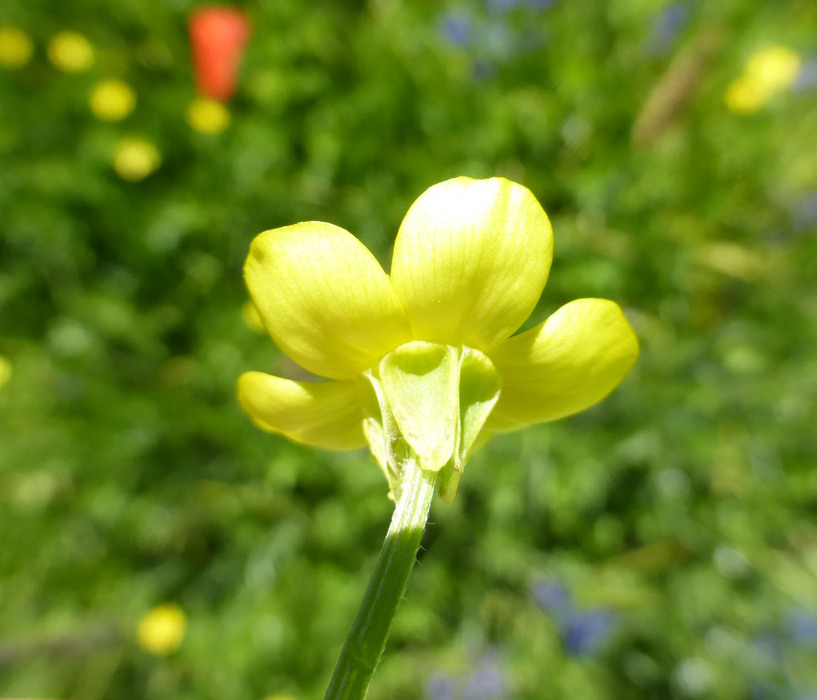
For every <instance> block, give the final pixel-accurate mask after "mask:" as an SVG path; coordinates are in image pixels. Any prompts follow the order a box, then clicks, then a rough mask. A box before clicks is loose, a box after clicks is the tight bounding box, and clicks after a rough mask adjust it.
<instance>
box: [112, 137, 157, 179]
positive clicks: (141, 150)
mask: <svg viewBox="0 0 817 700" xmlns="http://www.w3.org/2000/svg"><path fill="white" fill-rule="evenodd" d="M161 162H162V157H161V155H160V154H159V151H157V150H156V146H154V145H153V144H152V143H150V141H146V140H145V139H143V138H138V137H134V136H129V137H127V138H124V139H122V140H121V141H120V142H119V143H118V144H116V150H115V151H114V156H113V167H114V170H116V172H117V174H118V175H119V177H121V178H122V179H123V180H129V181H131V182H136V181H137V180H143V179H145V178H146V177H147V176H148V175H150V174H151V173H152V172H153V171H154V170H156V168H158V167H159V165H160V164H161Z"/></svg>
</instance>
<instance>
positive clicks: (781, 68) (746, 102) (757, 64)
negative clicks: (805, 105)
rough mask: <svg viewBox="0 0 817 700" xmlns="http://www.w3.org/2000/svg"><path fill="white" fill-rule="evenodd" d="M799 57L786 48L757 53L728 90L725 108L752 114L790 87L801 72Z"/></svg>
mask: <svg viewBox="0 0 817 700" xmlns="http://www.w3.org/2000/svg"><path fill="white" fill-rule="evenodd" d="M801 65H802V61H801V60H800V56H799V55H798V54H797V53H796V52H795V51H793V50H792V49H790V48H788V47H786V46H770V47H767V48H765V49H762V50H760V51H758V52H757V53H755V54H754V55H753V56H752V57H751V58H750V59H749V62H748V63H747V64H746V68H745V70H744V71H743V74H742V75H741V76H740V77H739V78H737V79H736V80H734V81H733V82H732V83H731V84H730V85H729V87H727V89H726V93H725V94H724V99H725V101H726V106H727V107H728V108H729V109H730V110H731V111H732V112H735V113H736V114H751V113H753V112H757V111H758V110H759V109H760V108H761V107H763V106H764V105H766V104H767V103H768V102H769V100H771V99H772V98H773V97H774V96H775V95H776V94H778V93H779V92H781V91H783V90H785V89H787V88H789V87H791V85H792V83H794V81H795V79H796V78H797V74H798V73H799V72H800V67H801Z"/></svg>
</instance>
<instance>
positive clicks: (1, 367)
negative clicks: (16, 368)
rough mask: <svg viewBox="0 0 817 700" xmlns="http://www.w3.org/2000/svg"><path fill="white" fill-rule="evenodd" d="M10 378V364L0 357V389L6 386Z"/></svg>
mask: <svg viewBox="0 0 817 700" xmlns="http://www.w3.org/2000/svg"><path fill="white" fill-rule="evenodd" d="M10 378H11V362H9V361H8V360H7V359H6V358H5V357H3V356H2V355H0V389H2V388H3V387H4V386H6V384H8V381H9V379H10Z"/></svg>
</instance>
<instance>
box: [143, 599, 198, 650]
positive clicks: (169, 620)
mask: <svg viewBox="0 0 817 700" xmlns="http://www.w3.org/2000/svg"><path fill="white" fill-rule="evenodd" d="M186 631H187V618H186V616H185V614H184V611H183V610H182V609H181V608H180V607H179V606H178V605H176V604H174V603H168V604H166V605H157V606H156V607H155V608H152V609H151V610H150V611H149V612H148V613H147V614H146V615H145V616H144V617H143V618H142V620H141V621H140V622H139V627H138V629H137V631H136V638H137V640H138V642H139V646H140V647H142V648H143V649H144V650H145V651H147V652H150V653H151V654H155V655H156V656H168V655H169V654H172V653H173V652H174V651H176V649H178V648H179V645H180V644H181V643H182V640H183V639H184V634H185V632H186Z"/></svg>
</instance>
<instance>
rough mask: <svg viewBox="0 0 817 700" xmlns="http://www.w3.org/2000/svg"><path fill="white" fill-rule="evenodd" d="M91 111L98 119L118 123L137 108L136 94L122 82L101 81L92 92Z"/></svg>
mask: <svg viewBox="0 0 817 700" xmlns="http://www.w3.org/2000/svg"><path fill="white" fill-rule="evenodd" d="M90 103H91V111H92V112H93V113H94V115H95V116H96V117H97V118H98V119H102V120H103V121H106V122H117V121H119V120H120V119H124V118H125V117H127V116H128V115H129V114H130V113H131V112H132V111H133V108H134V107H135V106H136V93H135V92H134V91H133V89H132V88H131V86H130V85H128V84H127V83H125V82H123V81H122V80H101V81H100V82H98V83H97V84H96V85H94V89H93V90H92V91H91V99H90Z"/></svg>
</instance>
